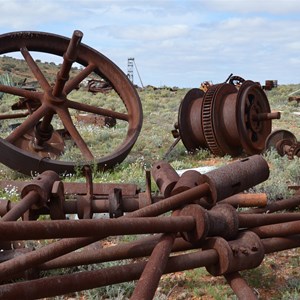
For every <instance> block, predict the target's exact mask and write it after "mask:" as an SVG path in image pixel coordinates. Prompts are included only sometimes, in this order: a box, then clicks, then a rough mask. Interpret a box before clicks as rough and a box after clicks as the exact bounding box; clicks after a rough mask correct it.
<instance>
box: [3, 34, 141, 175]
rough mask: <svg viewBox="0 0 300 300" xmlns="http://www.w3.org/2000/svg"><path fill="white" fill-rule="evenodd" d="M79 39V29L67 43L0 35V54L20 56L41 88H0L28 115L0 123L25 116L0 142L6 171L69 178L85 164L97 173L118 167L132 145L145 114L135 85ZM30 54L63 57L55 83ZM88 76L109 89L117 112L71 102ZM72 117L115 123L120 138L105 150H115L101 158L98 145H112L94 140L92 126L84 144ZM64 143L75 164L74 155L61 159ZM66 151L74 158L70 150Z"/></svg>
mask: <svg viewBox="0 0 300 300" xmlns="http://www.w3.org/2000/svg"><path fill="white" fill-rule="evenodd" d="M82 36H83V34H82V32H80V31H77V30H76V31H74V33H73V36H72V38H71V39H69V38H66V37H63V36H59V35H55V34H51V33H44V32H32V31H28V32H12V33H7V34H3V35H0V54H7V53H10V52H19V53H21V55H22V56H23V58H24V60H25V61H26V63H27V66H28V68H29V69H30V71H31V73H32V74H33V75H34V77H35V78H36V80H37V82H38V85H39V87H38V89H37V90H35V91H32V90H26V89H22V88H19V87H16V86H8V85H3V84H2V85H0V92H4V93H6V94H10V95H15V96H17V97H20V98H19V101H18V102H17V103H15V104H14V105H13V106H12V109H17V108H19V109H20V108H21V109H26V110H27V111H26V112H25V113H24V112H22V113H18V114H9V113H7V114H4V115H1V116H0V119H1V120H2V121H7V120H10V119H13V118H18V117H25V120H24V121H23V122H22V123H20V125H19V126H17V127H16V128H15V129H13V130H12V131H11V132H9V133H6V134H5V135H6V136H5V137H2V138H1V139H0V151H1V158H0V161H1V162H2V163H3V164H5V165H7V166H8V167H10V168H12V169H15V170H17V171H20V172H22V173H24V174H31V173H32V172H39V173H40V172H43V171H45V170H54V171H56V172H58V173H60V174H61V173H72V172H74V170H75V169H77V168H78V167H80V166H83V165H86V164H96V165H97V167H98V168H99V169H108V168H111V167H113V166H114V165H116V164H117V163H120V162H122V161H123V160H124V159H125V158H126V156H127V155H128V153H129V152H130V150H131V148H132V147H133V145H134V143H135V142H136V140H137V138H138V135H139V133H140V130H141V127H142V119H143V115H142V106H141V102H140V99H139V96H138V94H137V92H136V90H135V88H134V86H133V85H132V84H131V82H130V81H129V80H128V78H127V76H126V75H125V74H124V73H123V72H122V71H121V70H120V69H119V68H118V67H117V66H116V65H115V64H114V63H113V62H112V61H110V60H109V59H108V58H107V57H105V56H104V55H103V54H101V53H99V52H98V51H96V50H94V49H92V48H90V47H88V46H87V45H84V44H82V43H81V39H82ZM34 52H41V53H42V54H43V55H44V54H46V55H56V56H60V57H63V61H62V64H61V65H60V70H59V72H58V73H57V76H56V78H55V79H54V82H51V81H50V80H49V79H48V78H47V76H46V75H45V74H43V73H42V71H41V69H40V67H39V64H38V60H34V58H33V56H32V54H33V53H34ZM73 63H76V66H77V65H79V68H77V67H76V69H77V70H79V71H78V72H77V73H76V74H75V75H73V73H72V72H71V71H72V65H73ZM91 74H96V75H98V76H99V77H101V78H103V79H105V80H107V81H108V82H109V83H110V84H111V85H112V87H113V89H114V90H115V92H116V93H115V94H116V97H117V98H118V100H117V101H118V102H120V104H121V105H122V107H121V108H119V106H118V107H117V108H118V109H117V111H116V109H115V107H112V108H110V107H106V106H105V105H103V106H102V105H101V103H100V104H98V103H95V100H93V101H94V102H93V101H90V102H87V101H86V99H79V100H77V98H76V100H72V99H73V95H75V94H74V93H76V89H77V88H78V86H79V84H80V83H81V82H82V81H83V80H85V79H87V78H88V76H90V75H91ZM71 75H73V76H71ZM90 97H92V95H91V96H90ZM119 98H120V99H121V101H119V100H120V99H119ZM103 102H104V103H106V102H108V101H106V100H105V101H103ZM114 105H115V104H114ZM74 112H76V113H78V112H80V113H85V114H95V115H99V116H103V117H106V118H114V119H116V120H117V121H118V123H120V124H121V125H120V127H122V129H121V132H122V134H123V136H121V138H120V137H118V142H117V146H115V147H113V146H112V145H108V146H107V148H108V149H110V150H111V149H114V150H112V152H109V153H108V154H107V153H106V154H104V155H103V156H102V154H100V158H99V156H98V152H97V149H101V148H102V147H103V146H102V142H104V141H105V140H106V141H107V140H109V141H110V138H109V137H107V135H108V134H109V133H107V132H105V135H104V137H103V136H101V135H100V136H98V133H99V131H98V129H97V128H96V126H89V127H90V128H89V129H90V136H91V137H90V138H89V141H87V140H85V136H84V134H83V133H82V132H83V131H82V130H81V129H80V124H75V120H74ZM57 124H59V125H57ZM59 126H60V127H59ZM104 130H108V129H107V128H104ZM116 131H117V130H116ZM67 137H69V138H67ZM69 140H70V141H71V142H70V143H69ZM68 143H69V144H70V145H72V146H74V148H76V150H74V152H76V151H77V152H76V154H74V155H73V157H74V159H73V157H72V155H70V157H71V158H69V157H68V159H66V158H65V157H64V155H62V153H63V152H64V151H65V150H66V148H68V147H71V146H70V145H68ZM68 151H69V153H71V154H73V152H72V151H71V150H70V149H69V148H68Z"/></svg>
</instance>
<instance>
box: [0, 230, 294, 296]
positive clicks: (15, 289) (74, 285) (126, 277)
mask: <svg viewBox="0 0 300 300" xmlns="http://www.w3.org/2000/svg"><path fill="white" fill-rule="evenodd" d="M262 244H263V246H264V248H265V253H272V252H275V251H282V250H285V249H290V248H295V247H299V246H300V235H297V236H289V237H286V238H271V239H263V240H262ZM218 260H219V259H218V254H217V252H216V251H215V250H213V249H209V250H200V251H196V252H193V253H188V254H183V255H178V256H175V257H170V258H169V260H168V263H167V266H166V269H165V271H164V274H166V273H173V272H178V271H183V270H189V269H195V268H200V267H204V266H209V265H212V264H216V263H218ZM145 266H146V262H137V263H134V264H128V265H123V266H116V267H111V268H106V269H101V270H96V271H88V272H80V273H74V274H69V275H62V276H53V277H50V278H41V279H36V280H31V281H24V282H17V283H12V284H4V285H2V286H0V299H5V300H14V299H24V300H26V299H28V300H29V299H30V300H31V299H35V298H43V297H54V296H58V295H63V294H67V293H71V292H76V291H80V290H86V289H92V288H96V287H100V286H105V285H112V284H116V283H120V282H125V281H131V280H136V279H138V278H139V276H140V275H141V273H142V272H143V270H144V268H145Z"/></svg>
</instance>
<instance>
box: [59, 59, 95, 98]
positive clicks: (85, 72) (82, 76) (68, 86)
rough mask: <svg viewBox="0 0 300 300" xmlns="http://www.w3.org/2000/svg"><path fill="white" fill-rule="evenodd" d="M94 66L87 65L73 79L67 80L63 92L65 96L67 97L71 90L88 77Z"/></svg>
mask: <svg viewBox="0 0 300 300" xmlns="http://www.w3.org/2000/svg"><path fill="white" fill-rule="evenodd" d="M95 68H96V66H95V65H94V64H89V65H88V66H87V67H85V68H84V69H83V70H82V71H80V73H79V74H78V75H76V76H75V77H74V78H72V79H71V80H69V81H68V82H67V83H66V85H65V88H64V92H65V94H66V95H68V94H69V93H70V92H71V91H72V90H74V89H75V88H76V87H77V86H78V85H79V84H80V82H81V81H82V80H83V79H85V78H86V77H87V76H89V75H90V74H91V73H92V72H93V71H94V70H95Z"/></svg>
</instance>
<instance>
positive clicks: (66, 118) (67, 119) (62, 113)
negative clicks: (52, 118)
mask: <svg viewBox="0 0 300 300" xmlns="http://www.w3.org/2000/svg"><path fill="white" fill-rule="evenodd" d="M56 112H57V114H58V116H59V117H60V119H61V121H62V122H63V124H64V126H65V128H66V129H67V130H68V132H69V134H70V135H71V137H72V139H73V140H74V142H75V143H76V145H77V147H78V148H79V150H80V151H81V153H82V154H83V156H84V158H85V159H86V160H87V161H92V160H94V156H93V154H92V152H91V151H90V149H89V148H88V146H87V145H86V143H85V141H84V140H83V138H82V137H81V135H80V133H79V132H78V130H77V129H76V127H75V126H74V124H73V121H72V119H71V116H70V114H69V111H68V110H64V109H57V111H56Z"/></svg>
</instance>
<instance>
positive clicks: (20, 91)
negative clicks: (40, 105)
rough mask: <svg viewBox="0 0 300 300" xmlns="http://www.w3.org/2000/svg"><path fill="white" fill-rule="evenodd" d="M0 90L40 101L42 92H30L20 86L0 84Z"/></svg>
mask: <svg viewBox="0 0 300 300" xmlns="http://www.w3.org/2000/svg"><path fill="white" fill-rule="evenodd" d="M0 92H3V93H7V94H11V95H16V96H20V97H24V98H28V99H33V100H38V101H40V100H41V98H42V95H43V94H42V93H40V92H32V91H28V90H24V89H21V88H17V87H13V86H8V85H3V84H0Z"/></svg>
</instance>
